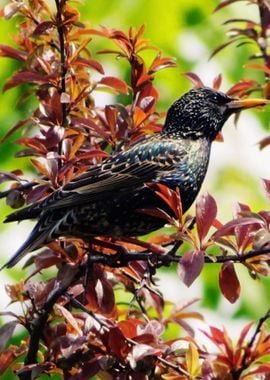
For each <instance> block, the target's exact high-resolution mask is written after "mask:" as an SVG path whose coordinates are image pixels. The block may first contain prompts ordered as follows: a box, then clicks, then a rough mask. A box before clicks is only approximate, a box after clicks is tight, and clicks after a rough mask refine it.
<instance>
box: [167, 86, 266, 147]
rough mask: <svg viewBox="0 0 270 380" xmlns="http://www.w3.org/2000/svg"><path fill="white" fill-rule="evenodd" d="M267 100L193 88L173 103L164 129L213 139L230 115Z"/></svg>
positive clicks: (187, 136) (168, 131) (185, 135)
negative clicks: (236, 96) (241, 97)
mask: <svg viewBox="0 0 270 380" xmlns="http://www.w3.org/2000/svg"><path fill="white" fill-rule="evenodd" d="M267 103H269V101H268V100H266V99H236V98H232V97H229V96H228V95H226V94H224V93H222V92H219V91H216V90H213V89H211V88H207V87H203V88H199V89H192V90H190V91H189V92H187V93H186V94H184V95H183V96H182V97H181V98H180V99H178V100H177V101H176V102H175V103H174V104H173V105H172V106H171V107H170V109H169V111H168V113H167V118H166V122H165V126H164V132H165V133H170V134H176V135H180V136H181V137H183V138H191V139H198V138H201V137H205V138H207V139H209V140H210V141H213V140H214V139H215V138H216V136H217V135H218V133H219V132H220V131H221V128H222V127H223V124H224V123H225V121H226V120H227V119H228V118H229V116H231V115H232V114H234V113H237V112H239V111H241V110H243V109H246V108H252V107H256V106H262V105H265V104H267Z"/></svg>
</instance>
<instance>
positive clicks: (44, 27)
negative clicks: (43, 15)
mask: <svg viewBox="0 0 270 380" xmlns="http://www.w3.org/2000/svg"><path fill="white" fill-rule="evenodd" d="M54 26H55V25H54V23H53V22H52V21H44V22H41V23H40V24H38V25H37V27H36V29H35V30H34V32H33V37H38V36H40V35H41V34H45V33H48V32H49V31H48V29H51V28H54Z"/></svg>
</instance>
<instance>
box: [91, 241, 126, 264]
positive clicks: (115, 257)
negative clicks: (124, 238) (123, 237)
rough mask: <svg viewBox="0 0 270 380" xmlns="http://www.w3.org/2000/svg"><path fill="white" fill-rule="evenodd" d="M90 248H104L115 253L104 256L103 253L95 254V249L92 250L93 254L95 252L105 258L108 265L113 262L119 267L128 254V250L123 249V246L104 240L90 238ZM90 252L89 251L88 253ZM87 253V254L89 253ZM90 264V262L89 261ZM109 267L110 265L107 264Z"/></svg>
mask: <svg viewBox="0 0 270 380" xmlns="http://www.w3.org/2000/svg"><path fill="white" fill-rule="evenodd" d="M90 242H91V246H92V247H93V246H94V245H96V246H99V247H101V248H106V249H110V250H113V251H115V252H116V253H114V254H105V253H103V252H100V253H99V252H97V251H96V250H95V249H93V250H94V251H95V252H97V253H98V254H99V255H102V256H104V257H107V259H108V264H109V262H111V261H113V262H114V263H115V264H116V265H117V266H121V264H122V262H123V261H126V257H127V256H128V254H129V250H128V249H127V248H125V247H124V246H122V245H120V244H117V243H114V242H111V241H105V240H99V239H96V238H91V241H90ZM90 252H91V251H90ZM90 252H89V253H90ZM90 260H91V259H90ZM91 262H92V261H91ZM109 265H110V264H109Z"/></svg>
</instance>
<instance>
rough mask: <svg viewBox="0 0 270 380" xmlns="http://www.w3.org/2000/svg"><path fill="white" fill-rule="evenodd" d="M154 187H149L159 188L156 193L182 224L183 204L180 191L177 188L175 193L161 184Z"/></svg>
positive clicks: (150, 185)
mask: <svg viewBox="0 0 270 380" xmlns="http://www.w3.org/2000/svg"><path fill="white" fill-rule="evenodd" d="M152 185H153V184H149V187H157V188H158V190H156V191H155V193H156V194H157V195H158V196H159V197H160V198H161V199H163V201H164V202H165V203H166V204H167V205H168V206H169V207H170V209H171V210H172V211H173V212H174V214H175V217H176V219H177V220H179V222H180V223H181V224H182V203H181V197H180V192H179V189H178V188H177V189H176V191H174V190H172V189H170V188H169V187H167V186H165V185H163V184H161V183H157V184H154V186H152Z"/></svg>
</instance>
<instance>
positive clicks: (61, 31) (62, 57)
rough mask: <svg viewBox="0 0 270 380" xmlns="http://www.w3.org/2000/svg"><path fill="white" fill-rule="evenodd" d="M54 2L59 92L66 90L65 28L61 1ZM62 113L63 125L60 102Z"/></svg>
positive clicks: (64, 105) (63, 110)
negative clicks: (58, 59)
mask: <svg viewBox="0 0 270 380" xmlns="http://www.w3.org/2000/svg"><path fill="white" fill-rule="evenodd" d="M55 4H56V9H57V13H56V21H57V32H58V37H59V44H60V64H61V93H65V92H66V73H67V67H66V48H65V30H64V25H63V21H62V13H63V4H64V2H63V1H59V0H55ZM62 114H63V125H64V126H65V125H66V122H67V104H66V103H62Z"/></svg>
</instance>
